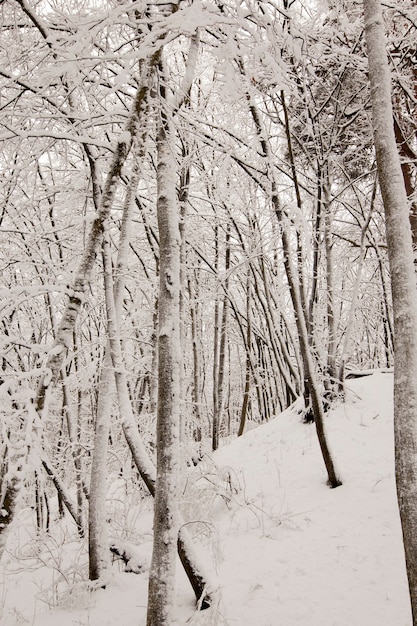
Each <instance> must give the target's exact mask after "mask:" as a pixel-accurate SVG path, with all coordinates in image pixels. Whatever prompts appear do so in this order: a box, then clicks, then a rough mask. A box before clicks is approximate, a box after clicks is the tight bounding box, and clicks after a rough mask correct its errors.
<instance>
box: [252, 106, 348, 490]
mask: <svg viewBox="0 0 417 626" xmlns="http://www.w3.org/2000/svg"><path fill="white" fill-rule="evenodd" d="M248 98H249V110H250V113H251V115H252V118H253V121H254V124H255V127H256V130H257V133H258V136H259V141H260V144H261V148H262V151H263V154H264V157H265V160H266V164H267V168H268V173H269V178H270V184H271V190H270V194H271V203H272V207H273V210H274V212H275V215H276V217H277V220H278V223H279V225H280V228H281V240H282V247H283V253H284V268H285V273H286V276H287V280H288V286H289V290H290V295H291V300H292V304H293V307H294V315H295V321H296V324H297V330H298V338H299V342H300V351H301V357H302V362H303V369H304V377H305V380H306V386H307V388H308V391H309V395H310V398H311V405H312V409H313V414H314V422H315V425H316V431H317V437H318V440H319V445H320V449H321V453H322V455H323V461H324V464H325V466H326V470H327V476H328V484H329V486H330V487H332V488H335V487H338V486H340V485H341V484H342V483H341V481H340V479H339V477H338V475H337V473H336V468H335V465H334V461H333V457H332V454H331V452H330V448H329V444H328V442H327V435H326V432H325V426H324V409H323V402H322V399H321V394H320V390H319V386H318V381H317V378H316V373H315V369H314V362H313V356H312V353H311V348H310V343H309V338H308V328H307V318H306V312H305V310H304V309H303V305H302V298H301V292H300V284H299V281H298V280H297V278H298V275H297V273H296V272H295V271H294V269H293V266H292V263H291V256H292V251H291V244H290V237H289V234H288V232H287V227H286V224H285V220H284V216H283V210H282V207H281V203H280V198H279V196H278V190H277V183H276V177H275V169H274V160H273V156H272V154H271V149H270V145H269V142H268V140H267V138H266V136H265V134H264V131H263V127H262V122H261V118H260V115H259V111H258V109H257V107H256V104H255V103H254V102H253V101H252V99H251V97H250V96H249V95H248Z"/></svg>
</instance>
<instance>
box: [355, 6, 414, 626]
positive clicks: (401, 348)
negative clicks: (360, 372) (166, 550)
mask: <svg viewBox="0 0 417 626" xmlns="http://www.w3.org/2000/svg"><path fill="white" fill-rule="evenodd" d="M363 7H364V18H365V35H366V46H367V52H368V65H369V80H370V87H371V103H372V121H373V130H374V142H375V150H376V158H377V167H378V177H379V184H380V188H381V194H382V198H383V202H384V209H385V228H386V236H387V244H388V258H389V264H390V271H391V290H392V301H393V309H394V360H395V367H394V433H395V465H396V482H397V496H398V505H399V510H400V518H401V525H402V532H403V540H404V549H405V559H406V567H407V576H408V584H409V590H410V598H411V608H412V614H413V624H414V626H416V625H417V515H416V511H417V460H416V453H415V451H416V450H417V290H416V284H415V273H414V263H413V247H412V236H411V228H410V221H409V206H408V202H407V194H406V190H405V186H404V179H403V175H402V171H401V164H400V159H399V155H398V151H397V146H396V142H395V134H394V128H393V123H392V119H393V117H392V102H391V84H390V72H389V66H388V58H387V53H386V43H385V33H384V21H383V15H382V8H381V2H380V0H363Z"/></svg>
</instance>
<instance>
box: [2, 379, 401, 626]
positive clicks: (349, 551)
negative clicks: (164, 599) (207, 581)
mask: <svg viewBox="0 0 417 626" xmlns="http://www.w3.org/2000/svg"><path fill="white" fill-rule="evenodd" d="M392 385H393V380H392V373H384V372H375V373H374V374H373V375H370V376H367V377H363V378H359V379H353V380H350V381H348V395H347V400H346V402H345V403H340V404H339V405H337V406H336V407H335V408H334V409H332V410H331V411H330V412H329V413H328V414H327V415H326V425H327V430H328V437H329V442H330V445H331V448H332V451H333V453H334V456H335V459H336V463H337V467H338V470H339V472H340V474H341V477H342V480H343V485H342V486H341V487H339V488H337V489H329V488H328V487H327V486H326V484H325V481H326V473H325V469H324V465H323V461H322V459H321V456H320V451H319V447H318V443H317V440H316V434H315V428H314V425H306V424H303V423H302V422H301V419H300V415H299V413H298V411H297V408H298V405H297V403H296V404H295V405H294V406H293V407H291V408H290V409H288V410H287V411H286V412H285V413H283V414H281V415H279V416H278V417H277V418H276V419H275V420H272V421H271V422H269V423H268V424H266V425H264V426H260V427H258V428H255V429H252V430H250V431H249V432H248V433H247V434H245V435H244V436H243V437H241V438H239V439H235V440H233V441H231V443H230V444H228V445H224V446H223V447H222V448H221V449H220V450H219V451H217V452H216V453H215V454H214V455H213V458H212V459H206V460H204V461H203V462H202V463H201V464H200V466H198V467H197V468H195V469H194V468H193V469H190V470H189V475H188V477H187V482H186V488H185V495H184V499H185V501H186V503H185V504H184V507H183V509H184V511H183V514H184V517H185V518H186V519H187V520H192V519H194V520H200V522H199V524H187V528H188V530H190V532H192V529H193V526H195V527H196V528H195V530H197V526H198V527H199V530H198V534H199V535H200V536H204V539H203V540H202V541H201V545H200V546H199V554H201V553H202V554H204V555H205V558H206V559H207V565H209V564H211V563H214V566H215V569H216V574H217V576H218V579H219V581H220V586H221V600H220V602H219V603H218V605H217V606H214V607H213V608H212V609H209V610H208V611H203V612H201V613H196V612H195V610H194V597H193V593H192V590H191V588H190V586H189V583H188V581H187V579H186V577H185V575H184V574H183V573H182V572H181V568H180V566H178V585H177V587H178V588H177V606H176V608H175V614H176V620H177V621H176V624H177V625H180V624H181V625H182V624H184V625H185V624H192V625H196V624H198V625H201V624H212V625H217V624H218V625H221V624H228V625H235V624H236V625H239V626H254V625H255V624H256V625H257V626H276V625H277V624H282V625H283V626H292V625H294V626H295V625H300V626H307V625H308V626H359V625H362V624H363V625H365V624H366V626H377V625H378V626H381V625H383V626H410V625H411V623H412V622H411V612H410V608H409V600H408V590H407V581H406V574H405V566H404V556H403V548H402V541H401V529H400V522H399V516H398V512H397V504H396V495H395V480H394V453H393V426H392ZM197 496H198V497H197ZM119 503H120V500H119ZM140 507H141V509H140V511H137V512H136V515H132V516H131V517H132V520H133V521H132V523H134V524H135V537H136V541H135V542H134V543H137V544H138V545H139V544H140V546H139V553H138V554H140V559H141V562H143V563H144V564H146V563H148V562H149V557H150V554H151V549H152V542H151V524H152V519H151V511H152V502H151V500H150V499H149V500H148V501H144V502H143V503H142V504H141V505H140ZM130 512H131V513H132V512H133V509H132V510H131V511H130ZM32 518H33V514H32V513H31V512H30V511H28V510H26V511H22V513H21V514H20V516H19V517H18V520H17V524H16V528H15V529H14V532H11V533H10V537H9V543H8V553H7V554H6V555H5V557H4V558H3V561H2V564H1V579H2V582H3V590H2V592H1V594H0V602H1V604H0V615H2V617H1V619H0V624H1V625H2V626H15V625H16V626H17V624H22V623H30V624H33V626H55V625H56V624H58V623H59V624H60V626H70V625H73V624H78V625H84V624H85V625H87V624H88V625H89V626H98V625H100V626H107V625H108V626H110V625H114V624H117V625H118V626H133V625H137V624H144V623H145V616H146V593H147V571H144V572H141V573H139V574H138V575H135V574H132V573H125V572H123V564H122V563H121V562H120V561H118V562H115V563H114V564H113V572H114V573H113V576H112V578H111V580H110V582H109V585H108V586H107V588H106V589H99V590H91V589H90V588H89V586H88V583H87V582H86V581H85V570H86V554H85V549H84V548H82V547H80V546H81V543H80V541H77V540H76V537H74V535H73V534H71V532H72V531H70V530H69V529H64V528H62V529H61V531H60V532H61V535H60V534H59V533H58V532H57V531H53V532H55V535H54V539H53V541H52V540H51V539H48V538H47V537H46V536H44V537H43V538H42V539H40V540H37V541H35V540H34V527H33V521H32ZM68 524H70V522H68ZM129 542H131V540H130V539H129ZM18 557H19V558H18ZM23 557H24V558H23ZM142 559H143V561H142ZM41 561H43V565H42V563H41ZM146 568H147V566H146V565H145V569H146ZM60 571H61V572H62V573H63V575H64V576H65V579H66V580H64V578H63V577H62V576H61V577H60V574H59V572H60Z"/></svg>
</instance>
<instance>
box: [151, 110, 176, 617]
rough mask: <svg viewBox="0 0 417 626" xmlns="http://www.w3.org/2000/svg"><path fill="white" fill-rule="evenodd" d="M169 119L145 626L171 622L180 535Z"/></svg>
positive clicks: (161, 149) (163, 142)
mask: <svg viewBox="0 0 417 626" xmlns="http://www.w3.org/2000/svg"><path fill="white" fill-rule="evenodd" d="M161 109H162V107H161ZM169 116H170V112H167V111H166V110H164V109H162V110H161V122H160V126H159V130H158V134H157V152H158V165H157V215H158V229H159V251H160V254H159V263H160V280H159V324H158V406H157V427H156V428H157V433H156V445H157V476H156V484H155V506H154V537H153V552H152V562H151V568H150V572H149V590H148V611H147V624H148V626H170V624H172V622H173V616H172V610H173V605H174V601H175V561H176V551H177V539H178V532H179V517H178V479H179V461H180V449H179V435H180V432H179V418H180V416H179V406H180V380H181V355H180V280H181V277H180V261H181V259H180V256H181V255H180V252H181V235H180V230H179V209H178V204H177V198H176V177H175V174H176V162H175V156H174V154H175V152H174V151H175V144H174V135H173V129H172V124H171V120H170V118H169Z"/></svg>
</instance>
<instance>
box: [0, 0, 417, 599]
mask: <svg viewBox="0 0 417 626" xmlns="http://www.w3.org/2000/svg"><path fill="white" fill-rule="evenodd" d="M384 15H385V19H386V27H387V32H388V53H389V59H390V63H391V67H392V72H393V86H394V127H395V132H396V139H397V142H398V148H399V151H400V154H401V157H402V169H403V176H404V181H405V182H406V188H407V193H408V195H409V199H410V205H411V207H412V213H411V220H412V226H413V236H414V243H416V242H417V226H416V217H415V213H416V208H415V202H416V200H415V191H414V190H415V180H416V169H415V162H416V161H415V158H416V157H415V150H416V116H415V113H416V97H417V91H416V57H415V39H416V24H417V21H416V20H417V9H416V8H415V6H414V5H413V2H411V0H410V1H407V0H405V1H403V2H400V3H396V2H394V3H391V4H390V5H389V7H388V6H387V7H386V8H385V13H384ZM0 20H1V21H0V28H1V44H0V45H1V63H0V80H1V84H0V94H1V95H0V168H1V172H2V177H1V182H0V193H1V197H0V237H1V241H2V245H1V249H0V267H1V275H2V279H1V280H2V283H1V307H0V310H1V328H2V337H1V345H0V351H1V373H0V383H1V384H0V405H1V408H0V410H1V414H2V421H1V429H2V439H1V459H2V464H1V467H0V477H1V498H2V500H1V502H2V504H1V506H0V508H1V509H2V510H3V520H2V521H3V524H2V528H1V530H2V531H3V532H2V533H0V535H1V536H4V535H5V534H6V531H7V528H8V526H9V523H10V522H11V521H12V518H13V515H14V513H15V511H16V507H17V506H18V504H19V496H21V497H22V498H24V499H26V501H28V500H30V499H31V498H32V496H31V495H29V493H28V491H27V490H26V489H25V487H26V486H28V485H30V486H32V485H33V484H36V503H34V504H35V505H36V507H37V514H38V523H39V526H40V527H41V528H42V527H45V525H46V524H47V523H48V522H47V517H48V515H47V503H48V494H49V497H50V495H51V494H52V493H53V490H52V487H51V484H53V485H54V489H55V488H56V489H57V492H58V494H59V501H60V504H61V506H62V507H63V508H65V507H66V508H67V509H68V510H69V511H70V513H71V515H72V516H73V518H74V520H75V522H76V524H77V526H78V529H79V532H80V534H83V533H84V532H86V530H87V528H88V527H89V525H90V536H91V535H92V534H94V532H96V533H97V541H100V537H102V536H103V535H102V529H101V530H100V528H99V529H98V530H97V531H96V530H94V528H93V529H92V527H91V524H92V523H93V522H92V519H93V518H94V519H96V518H97V520H98V524H99V526H100V524H102V523H103V522H102V519H103V517H104V519H105V511H104V513H103V509H102V508H100V507H103V506H104V504H103V502H104V500H103V493H104V496H105V488H106V485H105V473H103V467H104V468H106V472H107V473H108V474H110V475H113V476H116V475H118V476H123V477H125V478H126V479H127V480H128V481H129V482H131V483H133V484H134V485H135V489H136V490H137V491H138V492H140V491H141V490H142V489H143V481H142V479H144V480H145V484H146V486H147V487H148V489H150V490H151V492H152V490H153V489H154V480H155V475H154V467H153V462H152V461H153V460H154V455H155V440H156V439H155V437H156V435H155V424H156V411H157V404H158V396H157V394H158V336H159V335H160V334H161V333H160V329H159V331H158V305H159V290H158V282H159V272H160V269H161V268H160V261H161V259H160V228H158V221H157V205H158V184H160V182H159V183H158V181H159V179H158V178H157V177H158V175H160V174H158V167H159V166H160V163H161V132H162V131H161V128H162V130H163V133H164V136H165V140H166V141H167V142H168V143H167V145H168V147H169V151H170V158H171V166H172V170H173V171H172V172H171V175H172V176H174V177H175V179H174V185H175V193H174V195H175V202H176V204H177V207H178V214H179V223H178V245H179V246H180V250H179V258H180V269H179V271H180V292H179V310H180V327H179V329H178V333H179V336H180V347H181V364H180V373H181V375H180V377H179V378H180V380H179V386H180V393H179V399H178V406H177V410H178V415H179V421H180V426H179V428H180V443H181V455H182V461H183V463H184V464H185V463H192V462H194V463H197V462H198V460H199V459H200V458H201V455H202V454H203V453H204V452H205V451H208V450H211V449H216V448H217V447H218V446H219V444H220V442H221V440H223V439H225V438H230V437H235V436H237V435H241V434H242V433H243V432H244V430H245V428H247V427H248V426H249V425H251V424H258V423H261V422H263V421H266V420H269V419H271V418H272V417H273V416H275V415H276V414H277V413H279V412H280V411H282V410H283V409H285V408H286V407H288V406H289V405H290V404H291V403H292V402H293V401H294V400H295V399H296V398H297V397H298V396H299V395H303V396H304V398H305V418H306V419H315V420H316V425H317V427H318V433H319V435H320V425H321V422H322V420H323V416H324V411H325V410H326V408H327V406H328V403H329V402H332V401H333V400H334V399H335V398H337V397H342V396H343V385H344V378H345V376H346V374H347V372H348V371H349V370H350V369H367V368H372V367H390V366H391V365H392V364H393V356H392V355H393V329H392V311H391V302H390V289H389V272H388V266H387V254H386V243H385V236H384V222H383V216H382V213H381V211H382V203H381V200H380V196H379V190H378V186H377V180H376V165H375V156H374V150H373V140H372V124H371V110H370V94H369V87H368V79H367V61H366V54H365V49H364V48H365V44H364V36H363V18H362V8H361V5H360V4H357V3H352V2H343V3H342V2H335V3H333V2H330V0H329V1H328V2H317V3H308V2H306V3H303V2H298V1H290V0H276V1H273V2H266V1H265V2H264V1H261V2H252V1H251V0H247V1H245V2H238V3H236V2H231V1H229V0H226V1H225V2H217V3H214V2H210V1H207V2H196V1H194V2H193V1H192V0H185V1H182V2H176V3H160V2H133V3H124V2H120V1H117V0H109V1H108V2H106V3H102V2H99V1H97V2H91V1H90V2H89V1H87V0H85V1H83V0H72V1H71V2H60V0H54V1H53V2H47V1H46V0H45V1H44V0H40V1H39V2H37V3H34V2H30V1H29V0H7V1H6V2H3V3H1V8H0ZM168 140H169V141H168ZM158 142H159V143H158ZM165 156H166V155H165ZM171 200H172V198H171ZM322 435H323V436H324V432H323V433H322ZM323 445H324V448H323V446H322V449H323V453H324V457H325V462H326V469H327V473H328V478H329V481H330V483H331V484H333V483H334V484H333V486H336V483H337V481H338V477H337V476H336V475H332V467H331V463H330V464H329V459H327V461H326V441H325V440H324V444H323ZM132 454H133V459H134V463H135V465H136V468H133V466H132V461H131V458H132ZM137 472H139V474H140V476H141V478H139V476H138V473H137ZM51 479H52V481H51ZM22 487H24V488H23V489H22ZM103 490H104V491H103ZM30 491H31V490H29V492H30ZM92 500H94V505H92ZM95 507H98V509H96V508H95ZM96 510H98V511H99V512H100V511H101V513H99V514H97V515H96V514H95V513H94V511H96ZM100 520H101V521H100ZM104 524H105V522H104ZM1 541H2V540H1V539H0V542H1ZM185 542H187V539H185ZM3 543H4V539H3ZM106 550H107V548H105V549H104V550H103V549H100V548H99V549H98V556H97V554H95V556H94V555H93V556H92V557H91V558H92V563H93V564H91V562H90V575H91V577H92V578H98V577H99V576H101V575H102V571H103V568H104V569H106V567H107V565H108V564H107V559H108V556H103V554H104V553H105V551H106ZM185 552H187V550H185ZM100 555H101V556H100ZM183 556H184V554H183ZM185 560H187V559H185ZM191 569H192V568H191ZM198 580H199V579H198V576H197V579H195V578H194V585H195V590H196V594H197V596H198V597H200V596H201V594H202V593H203V591H202V587H199V586H198Z"/></svg>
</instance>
